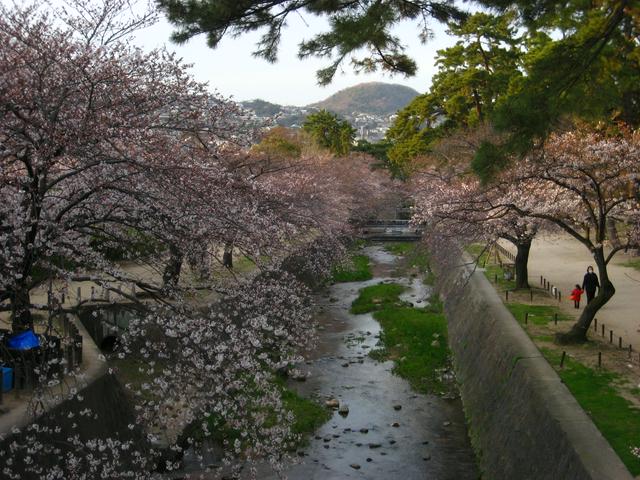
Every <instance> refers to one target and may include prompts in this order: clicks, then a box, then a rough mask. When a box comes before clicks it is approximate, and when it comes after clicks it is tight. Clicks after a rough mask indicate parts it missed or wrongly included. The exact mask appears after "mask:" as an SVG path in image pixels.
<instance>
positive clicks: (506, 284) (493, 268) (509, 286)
mask: <svg viewBox="0 0 640 480" xmlns="http://www.w3.org/2000/svg"><path fill="white" fill-rule="evenodd" d="M484 275H485V276H486V277H487V280H489V281H490V282H491V283H492V284H494V285H495V284H496V283H495V281H496V278H497V279H498V285H497V286H498V287H499V288H501V289H503V290H515V288H516V281H515V279H512V280H505V279H504V269H503V268H502V267H501V266H499V265H492V264H487V265H486V267H485V270H484ZM496 276H497V277H496Z"/></svg>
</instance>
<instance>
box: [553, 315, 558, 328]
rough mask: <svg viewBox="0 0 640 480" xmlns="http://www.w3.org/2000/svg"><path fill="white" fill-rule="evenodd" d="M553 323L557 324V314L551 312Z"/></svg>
mask: <svg viewBox="0 0 640 480" xmlns="http://www.w3.org/2000/svg"><path fill="white" fill-rule="evenodd" d="M553 323H554V324H556V325H558V314H557V313H554V314H553Z"/></svg>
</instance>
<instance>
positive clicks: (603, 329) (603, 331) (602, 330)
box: [602, 323, 604, 337]
mask: <svg viewBox="0 0 640 480" xmlns="http://www.w3.org/2000/svg"><path fill="white" fill-rule="evenodd" d="M602 336H603V337H604V323H603V324H602Z"/></svg>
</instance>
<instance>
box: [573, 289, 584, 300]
mask: <svg viewBox="0 0 640 480" xmlns="http://www.w3.org/2000/svg"><path fill="white" fill-rule="evenodd" d="M583 293H584V290H582V289H580V288H574V289H573V290H571V295H569V300H575V301H577V302H579V301H580V296H581V295H582V294H583Z"/></svg>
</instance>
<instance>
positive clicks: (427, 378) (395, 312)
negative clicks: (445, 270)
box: [351, 283, 450, 393]
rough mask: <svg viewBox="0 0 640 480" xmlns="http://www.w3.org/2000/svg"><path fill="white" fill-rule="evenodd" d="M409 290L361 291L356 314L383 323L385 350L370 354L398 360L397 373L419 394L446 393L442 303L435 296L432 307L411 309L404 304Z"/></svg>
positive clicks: (390, 286) (354, 307) (377, 287)
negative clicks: (370, 317) (443, 376)
mask: <svg viewBox="0 0 640 480" xmlns="http://www.w3.org/2000/svg"><path fill="white" fill-rule="evenodd" d="M404 290H405V287H403V286H402V285H398V284H393V283H386V284H379V285H372V286H370V287H365V288H363V289H361V290H360V296H359V297H358V298H357V299H356V300H354V301H353V303H352V305H351V312H352V313H365V312H372V311H374V312H375V313H374V314H373V316H374V318H375V319H376V320H377V321H378V322H380V326H381V327H382V333H381V335H380V342H381V347H380V348H377V349H374V350H372V351H371V352H370V356H371V357H372V358H374V359H376V360H380V361H382V360H394V361H395V366H394V370H393V371H394V373H395V374H397V375H399V376H401V377H402V378H405V379H406V380H408V381H409V383H410V384H411V386H412V387H413V389H414V390H416V391H418V392H423V393H427V392H434V391H442V390H446V387H445V385H446V382H445V381H444V380H443V379H442V375H441V373H442V372H443V371H445V370H447V369H448V365H449V355H450V352H449V348H448V346H447V321H446V319H445V316H444V314H443V313H442V303H441V302H440V301H439V299H438V298H436V297H432V298H431V299H430V300H429V302H430V305H429V307H428V308H425V309H420V308H411V307H409V306H407V305H406V304H403V303H402V302H400V299H399V295H400V294H401V293H402V292H403V291H404Z"/></svg>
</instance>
